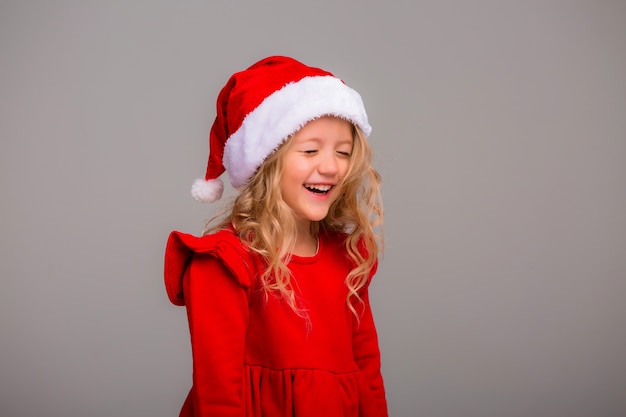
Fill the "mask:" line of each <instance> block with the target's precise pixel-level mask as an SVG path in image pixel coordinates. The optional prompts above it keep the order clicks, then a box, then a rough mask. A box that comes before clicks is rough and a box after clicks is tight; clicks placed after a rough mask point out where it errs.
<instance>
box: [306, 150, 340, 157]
mask: <svg viewBox="0 0 626 417" xmlns="http://www.w3.org/2000/svg"><path fill="white" fill-rule="evenodd" d="M302 152H303V153H304V154H305V155H313V154H315V153H317V150H314V149H310V150H306V151H302ZM337 153H338V154H339V155H341V156H345V157H348V158H349V157H351V156H352V153H350V152H340V151H338V152H337Z"/></svg>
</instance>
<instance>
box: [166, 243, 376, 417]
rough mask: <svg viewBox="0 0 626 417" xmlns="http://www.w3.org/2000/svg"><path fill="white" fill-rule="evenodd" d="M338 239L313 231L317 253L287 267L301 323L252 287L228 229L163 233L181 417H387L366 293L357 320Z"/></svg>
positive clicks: (249, 267)
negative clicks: (184, 390) (181, 339)
mask: <svg viewBox="0 0 626 417" xmlns="http://www.w3.org/2000/svg"><path fill="white" fill-rule="evenodd" d="M342 245H343V242H342V238H341V236H339V235H323V236H321V238H320V248H319V251H318V254H317V255H315V256H314V257H310V258H301V257H297V256H294V257H293V259H292V261H291V263H290V264H289V268H290V270H291V271H292V273H293V276H294V282H295V285H296V287H297V290H296V291H297V294H298V296H299V297H300V302H301V305H303V306H304V307H305V308H306V309H307V312H308V315H309V318H310V324H311V326H310V329H308V330H307V323H306V321H305V320H304V319H303V318H301V317H298V316H297V315H296V314H295V313H294V312H293V311H292V310H291V309H290V308H289V307H288V306H287V305H286V304H285V303H284V302H281V301H280V300H279V299H278V298H277V297H275V296H271V295H270V296H269V297H265V296H264V295H263V293H262V292H261V291H260V290H259V288H258V286H257V284H256V280H255V279H254V277H255V272H254V271H255V269H254V265H255V264H258V263H255V259H254V257H253V256H252V255H251V254H250V253H248V252H247V251H246V250H245V248H244V247H243V245H242V244H241V243H240V242H239V240H238V239H237V238H236V237H235V236H234V235H233V234H232V233H231V232H230V231H221V232H218V233H217V234H215V235H210V236H205V237H202V238H196V237H193V236H190V235H185V234H182V233H178V232H173V233H172V234H171V235H170V239H169V240H168V245H167V249H166V257H165V260H166V262H165V263H166V268H165V280H166V288H167V292H168V295H169V297H170V300H172V302H174V303H175V304H178V305H183V304H184V305H185V306H186V308H187V315H188V319H189V329H190V335H191V345H192V357H193V385H192V388H191V391H190V392H189V396H188V397H187V399H186V401H185V403H184V405H183V408H182V410H181V414H180V415H181V416H184V417H191V416H220V417H227V416H238V417H244V416H247V417H260V416H265V417H268V416H269V417H282V416H285V417H286V416H295V417H320V416H322V417H335V416H336V417H381V416H382V417H384V416H387V404H386V400H385V391H384V386H383V380H382V376H381V374H380V353H379V349H378V338H377V334H376V328H375V325H374V321H373V318H372V313H371V309H370V305H369V297H368V290H367V287H366V288H364V289H363V290H362V292H361V297H362V298H363V301H364V302H365V305H364V309H363V314H362V316H361V318H360V323H358V322H357V320H356V318H355V317H354V315H353V314H352V313H351V312H350V310H349V309H348V307H347V305H346V296H347V288H346V286H345V283H344V279H345V276H346V274H347V273H348V271H349V270H350V265H351V262H350V260H349V259H348V257H347V255H345V250H343V246H342ZM374 272H375V271H372V275H373V273H374Z"/></svg>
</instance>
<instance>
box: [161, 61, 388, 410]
mask: <svg viewBox="0 0 626 417" xmlns="http://www.w3.org/2000/svg"><path fill="white" fill-rule="evenodd" d="M370 131H371V128H370V125H369V123H368V120H367V115H366V113H365V109H364V107H363V103H362V101H361V97H360V96H359V94H358V93H357V92H356V91H354V90H353V89H351V88H350V87H348V86H347V85H346V84H344V83H343V81H341V80H340V79H338V78H336V77H334V76H333V75H332V74H331V73H329V72H327V71H324V70H322V69H319V68H313V67H309V66H306V65H304V64H302V63H300V62H298V61H296V60H294V59H292V58H288V57H281V56H275V57H269V58H266V59H264V60H262V61H259V62H258V63H256V64H254V65H252V66H251V67H250V68H248V69H246V70H244V71H241V72H238V73H235V74H234V75H232V76H231V78H230V79H229V80H228V82H227V84H226V85H225V86H224V88H223V89H222V90H221V92H220V94H219V96H218V99H217V117H216V118H215V122H214V124H213V126H212V128H211V133H210V138H209V142H210V154H209V160H208V164H207V170H206V175H205V178H204V179H202V180H196V182H195V183H194V185H193V187H192V195H193V196H194V197H195V198H196V199H198V200H200V201H203V202H212V201H216V200H218V199H219V198H221V194H222V190H223V184H222V182H221V180H219V178H218V177H219V176H220V175H221V174H222V173H224V171H226V172H227V173H228V175H229V178H230V181H231V183H232V185H233V186H234V187H235V188H237V189H238V190H239V193H238V195H237V197H236V198H235V200H234V202H233V203H232V206H231V207H230V209H229V210H228V212H227V213H226V216H225V219H224V220H223V221H221V223H219V224H217V225H214V226H212V227H210V228H209V229H207V230H205V232H204V234H203V236H202V237H194V236H191V235H188V234H184V233H180V232H172V234H171V235H170V237H169V239H168V242H167V248H166V253H165V284H166V289H167V293H168V296H169V298H170V300H171V301H172V303H174V304H176V305H185V306H186V308H187V316H188V320H189V330H190V334H191V348H192V358H193V385H192V388H191V390H190V392H189V395H188V396H187V399H186V400H185V402H184V404H183V407H182V410H181V413H180V415H181V416H219V417H226V416H239V417H243V416H248V417H250V416H254V417H257V416H266V417H268V416H269V417H279V416H280V417H282V416H295V417H335V416H346V417H357V416H359V417H379V416H387V404H386V399H385V390H384V386H383V379H382V376H381V373H380V353H379V349H378V340H377V334H376V329H375V326H374V321H373V318H372V312H371V309H370V304H369V298H368V286H369V283H370V280H371V278H372V276H373V275H374V273H375V271H376V267H377V258H378V251H379V246H378V243H377V237H376V235H375V234H374V231H373V227H374V226H376V225H377V224H379V223H380V222H381V221H382V210H381V205H380V199H379V184H380V177H379V175H378V173H377V172H376V171H375V170H374V168H373V167H372V166H371V152H370V148H369V145H368V143H367V141H366V137H367V136H368V135H369V133H370ZM209 226H210V224H209Z"/></svg>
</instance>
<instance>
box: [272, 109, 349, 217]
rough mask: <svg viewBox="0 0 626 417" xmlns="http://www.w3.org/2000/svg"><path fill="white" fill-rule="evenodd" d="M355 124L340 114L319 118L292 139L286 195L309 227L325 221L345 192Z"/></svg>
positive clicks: (283, 179)
mask: <svg viewBox="0 0 626 417" xmlns="http://www.w3.org/2000/svg"><path fill="white" fill-rule="evenodd" d="M352 131H353V130H352V125H351V124H350V123H349V122H347V121H345V120H342V119H339V118H336V117H331V116H327V117H321V118H319V119H315V120H313V121H311V122H309V123H307V124H306V125H304V127H303V128H302V129H300V130H299V131H298V132H296V134H295V135H294V136H293V138H292V139H291V142H290V143H289V144H288V148H287V149H286V151H285V153H284V155H283V161H282V162H283V174H282V177H281V180H280V185H281V192H282V197H283V200H284V201H285V203H287V205H288V206H289V207H291V209H292V210H293V211H294V213H295V215H296V217H297V218H298V219H299V220H300V221H301V223H302V224H301V225H300V226H302V227H308V225H309V224H310V222H311V221H319V220H322V219H323V218H324V217H326V215H327V214H328V210H329V209H330V206H331V205H332V203H333V202H334V201H335V200H336V199H337V198H338V197H339V196H340V195H341V186H340V184H341V180H342V179H343V177H344V176H345V175H346V172H347V171H348V167H349V164H350V155H351V153H352V145H353V138H352Z"/></svg>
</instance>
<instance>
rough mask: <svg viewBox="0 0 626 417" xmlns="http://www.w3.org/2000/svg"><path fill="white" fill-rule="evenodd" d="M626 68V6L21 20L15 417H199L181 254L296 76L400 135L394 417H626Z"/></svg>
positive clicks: (286, 5)
mask: <svg viewBox="0 0 626 417" xmlns="http://www.w3.org/2000/svg"><path fill="white" fill-rule="evenodd" d="M625 43H626V3H625V2H622V1H592V0H589V1H550V0H535V1H496V0H493V1H475V2H466V1H435V0H429V1H419V0H418V1H406V2H383V1H379V2H374V1H372V2H347V1H346V2H343V1H333V2H302V3H299V2H288V1H283V2H280V1H263V2H261V1H259V2H252V1H249V2H246V3H240V2H237V1H232V2H226V1H203V2H200V1H179V2H174V1H169V2H166V1H106V2H105V1H99V2H96V1H70V0H62V1H55V2H48V1H17V0H16V1H2V2H1V3H0V105H1V107H0V137H1V141H2V142H1V148H0V164H1V165H0V166H1V170H2V171H1V176H0V209H1V216H0V226H1V235H0V236H1V237H0V242H1V246H0V274H1V281H0V326H1V328H0V331H1V335H0V415H2V416H7V417H33V416H48V417H56V416H58V417H61V416H103V417H109V416H112V417H118V416H119V417H127V416H134V417H135V416H146V417H148V416H151V417H154V416H162V417H169V416H175V415H177V413H178V411H179V409H180V406H181V404H182V401H183V399H184V397H185V395H186V393H187V391H188V389H189V388H190V386H191V353H190V345H189V336H188V330H187V322H186V316H185V311H184V309H183V308H178V307H174V306H173V305H171V304H170V303H169V302H168V300H167V297H166V294H165V289H164V285H163V274H162V267H163V252H164V247H165V241H166V238H167V235H168V233H169V232H170V230H172V229H178V230H182V231H185V232H189V233H195V234H198V233H199V232H200V229H201V227H202V224H203V222H204V221H205V220H206V219H207V218H209V217H210V216H211V214H212V213H214V212H215V211H216V210H217V209H218V208H221V207H222V205H221V204H217V205H212V206H211V205H209V206H207V205H202V204H200V203H196V202H195V201H194V200H193V199H192V198H191V197H190V194H189V188H190V186H191V183H192V181H193V179H194V178H196V177H200V176H203V175H204V169H205V164H206V158H207V152H208V144H207V135H208V131H209V128H210V125H211V123H212V121H213V118H214V116H215V113H214V111H215V110H214V108H215V99H216V96H217V93H218V91H219V89H220V88H221V87H222V85H223V84H224V83H225V82H226V79H227V78H228V76H229V75H230V74H231V73H233V72H235V71H238V70H241V69H243V68H245V67H247V66H249V65H250V64H252V63H253V62H255V61H257V60H258V59H260V58H262V57H265V56H267V55H274V54H284V55H291V56H293V57H295V58H297V59H299V60H301V61H303V62H305V63H308V64H310V65H314V66H319V67H322V68H325V69H329V70H331V71H333V72H334V73H335V74H336V75H337V76H339V77H341V78H343V79H344V80H346V82H347V83H348V84H349V85H351V86H352V87H354V88H355V89H356V90H358V91H359V92H360V93H361V95H362V96H363V99H364V101H365V104H366V107H367V109H368V112H369V116H370V119H371V123H372V125H373V128H374V131H373V134H372V136H371V144H372V146H373V148H374V151H375V152H376V162H375V163H376V166H377V167H378V169H379V170H380V171H381V173H382V175H383V178H384V187H383V197H384V201H385V209H386V212H385V214H386V227H385V230H384V231H385V237H386V241H387V245H386V252H385V255H384V257H383V258H382V259H381V266H380V270H379V273H378V274H377V276H376V278H375V281H374V283H373V286H372V299H373V308H374V313H375V317H376V320H377V325H378V328H379V333H380V343H381V350H382V358H383V375H384V377H385V381H386V386H387V395H388V401H389V409H390V414H391V415H392V416H394V417H412V416H424V417H456V416H458V417H528V416H533V417H538V416H539V417H548V416H550V417H564V416H567V417H592V416H593V417H623V416H625V415H626V395H625V393H626V355H625V352H626V77H625V74H626V47H625V46H624V45H625ZM228 195H232V193H230V194H228ZM225 201H228V196H226V197H225Z"/></svg>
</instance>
